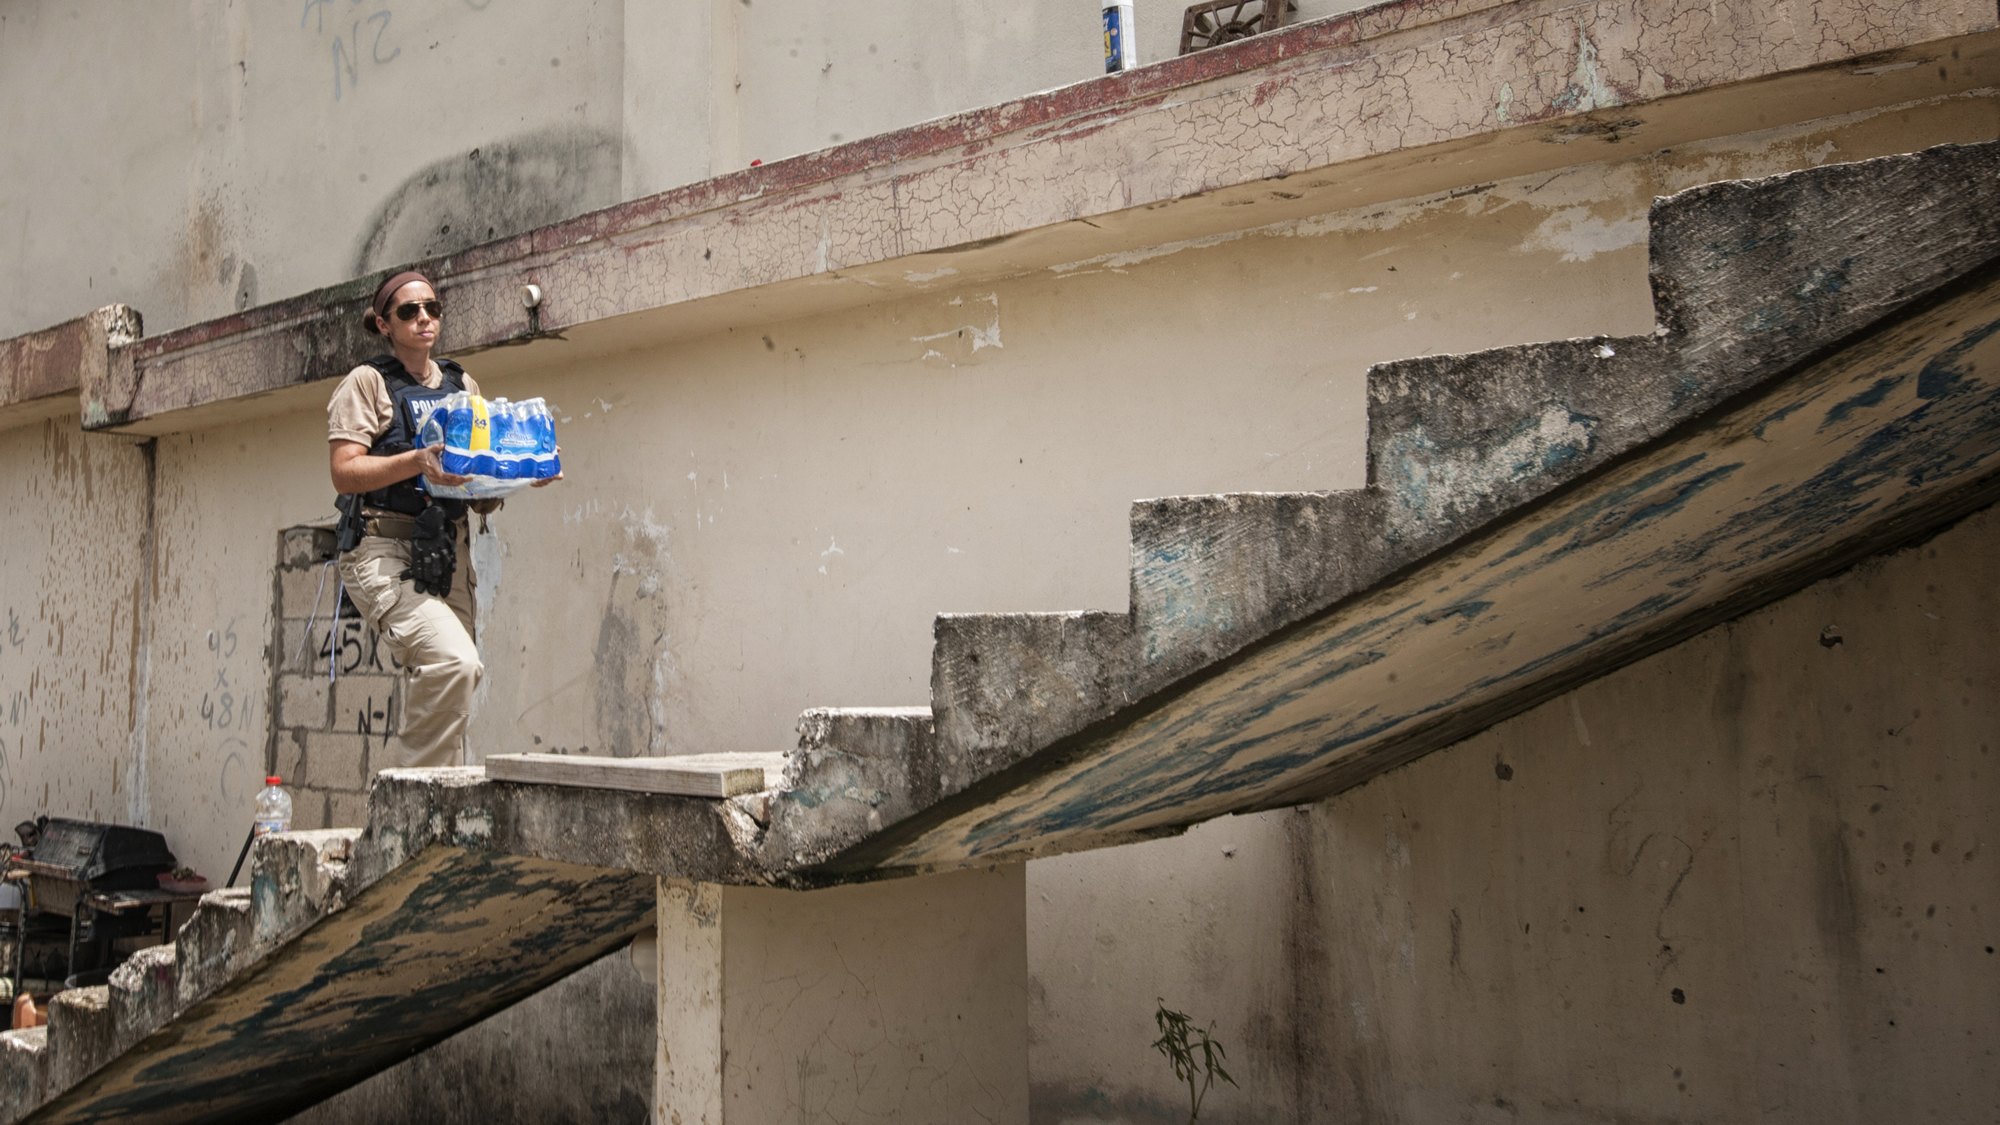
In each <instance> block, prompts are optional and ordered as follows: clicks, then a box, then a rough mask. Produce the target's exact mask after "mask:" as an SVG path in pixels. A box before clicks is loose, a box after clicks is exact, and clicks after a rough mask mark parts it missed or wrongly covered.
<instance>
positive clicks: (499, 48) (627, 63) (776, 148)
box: [0, 0, 1359, 338]
mask: <svg viewBox="0 0 2000 1125" xmlns="http://www.w3.org/2000/svg"><path fill="white" fill-rule="evenodd" d="M1357 6H1359V5H1358V4H1356V3H1354V2H1353V0H1308V2H1307V3H1306V4H1304V5H1302V11H1301V12H1300V13H1299V17H1300V18H1305V17H1312V16H1322V15H1328V14H1331V13H1334V12H1339V11H1346V10H1349V9H1351V8H1354V7H1357ZM1142 10H1143V12H1144V15H1143V17H1142V20H1141V34H1140V38H1139V44H1140V49H1141V52H1142V53H1141V58H1142V61H1152V60H1155V59H1158V58H1165V57H1169V56H1171V55H1172V54H1174V52H1175V51H1176V49H1177V48H1178V44H1179V18H1180V17H1179V12H1180V9H1179V7H1177V6H1148V5H1142ZM1169 25H1171V30H1169ZM1097 26H1098V16H1097V10H1096V9H1095V8H1092V7H1091V6H1090V5H1089V4H1087V3H1082V2H1080V0H1038V2H1037V3H1035V4H1030V5H1005V6H993V5H986V4H979V3H975V2H973V0H953V2H952V3H947V4H910V3H894V2H889V0H871V2H869V3H843V4H840V5H837V6H826V5H819V4H810V3H802V2H798V0H763V2H761V3H758V4H755V5H751V4H746V3H741V2H740V0H738V2H730V0H678V2H676V3H671V4H625V3H619V2H617V0H587V2H585V3H579V4H565V5H563V6H562V7H561V8H560V9H559V10H558V9H550V8H547V7H545V6H538V5H527V4H520V3H513V2H509V0H501V2H498V3H495V2H493V0H482V2H474V0H465V2H463V3H458V2H452V0H418V2H411V0H383V2H382V3H380V4H376V5H371V6H369V7H368V8H367V9H366V10H364V9H362V8H358V7H355V6H353V5H339V4H336V3H334V2H332V0H299V2H298V3H293V4H241V5H223V6H220V7H218V6H215V5H211V4H187V5H171V4H152V3H143V2H135V0H126V2H124V3H119V4H114V5H110V6H108V7H107V6H103V5H90V4H83V3H79V2H77V0H22V2H17V3H11V4H8V5H7V9H6V11H5V12H0V132H4V133H5V134H6V135H7V137H8V138H9V141H10V152H9V155H10V157H11V159H9V160H8V162H7V165H6V167H5V168H4V169H0V247H4V250H5V256H6V258H7V260H8V261H9V262H12V263H14V264H15V265H16V268H17V269H19V270H21V271H23V273H24V274H32V275H33V276H34V278H35V283H34V284H32V285H27V286H22V287H21V289H20V291H19V293H18V294H17V295H16V298H15V300H13V301H10V302H9V303H8V306H7V307H6V308H5V309H0V338H5V337H10V336H15V335H19V334H21V333H23V332H28V331H33V330H35V329H39V328H42V327H45V326H47V325H50V324H54V323H56V322H58V321H61V320H66V319H68V318H70V317H73V316H76V315H78V314H79V313H80V312H82V311H84V310H87V309H90V308H95V307H98V306H101V305H105V304H109V303H111V302H113V301H123V302H126V303H129V304H132V305H135V306H137V307H138V308H140V309H141V310H142V311H143V312H144V313H145V316H146V326H147V329H148V331H150V332H152V333H155V334H157V333H159V332H162V331H166V330H171V329H174V328H178V327H181V326H183V325H186V324H190V323H193V322H196V321H201V320H206V319H210V318H213V317H216V316H220V315H223V314H225V313H228V312H232V311H235V310H238V309H243V308H247V307H250V306H252V305H256V304H261V303H265V302H269V301H272V300H275V299H278V298H282V297H286V296H291V295H294V294H298V293H302V292H305V291H307V290H309V289H314V288H317V287H320V286H324V285H331V284H335V283H337V282H340V281H344V280H346V279H347V278H349V277H352V276H354V275H355V274H358V273H365V272H368V271H370V270H375V269H381V268H385V267H387V266H391V265H395V264H397V263H400V262H406V261H410V260H412V259H415V258H418V257H424V256H428V255H432V254H437V253H445V252H449V251H452V250H455V249H459V248H462V247H466V246H471V245H475V244H478V243H480V242H484V241H487V240H489V239H491V238H494V237H499V236H503V235H507V234H511V233H516V232H519V231H523V230H527V229H531V228H533V227H536V226H539V225H543V224H546V223H549V222H552V221H555V220H556V219H560V218H566V217H568V216H571V215H576V214H580V213H582V212H584V211H587V210H591V209H594V208H598V207H604V206H607V205H610V204H613V203H616V202H618V201H620V200H622V199H631V198H636V197H638V196H641V195H646V194H649V193H652V192H656V191H661V190H664V189H666V188H669V187H673V186H675V185H678V184H683V183H689V182H692V181H694V180H699V179H703V178H705V177H707V176H711V175H716V174H719V173H722V172H727V171H732V170H734V169H736V168H740V167H742V166H744V165H747V164H748V163H749V162H750V161H752V160H759V159H761V160H766V161H769V160H775V159H778V158H781V157H786V156H792V155H795V154H798V153H801V152H808V151H812V150H814V149H818V148H823V147H825V146H826V145H828V144H831V143H834V142H835V141H838V140H841V139H849V140H851V139H854V138H857V137H863V136H867V135H870V134H874V133H879V132H884V131H887V130H890V129H895V128H899V127H901V126H904V125H909V124H913V123H915V122H918V121H923V120H927V119H929V118H933V117H938V116H941V115H943V114H947V113H951V112H955V111H958V110H963V109H970V108H973V107H976V106H981V105H988V104H992V103H994V102H999V101H1004V100H1006V99H1008V98H1010V97H1016V96H1019V95H1022V94H1026V93H1030V92H1033V91H1036V90H1042V89H1048V88H1050V87H1054V86H1061V85H1065V84H1068V83H1071V82H1077V81H1081V80H1083V79H1086V78H1089V77H1092V76H1093V75H1096V74H1099V73H1101V72H1102V65H1101V62H1100V48H1099V36H1098V31H1097ZM135 185H144V190H134V186H135ZM83 231H88V232H90V235H89V239H88V245H89V246H90V247H91V252H89V253H78V252H77V251H78V248H79V246H80V243H79V241H78V238H79V232H83Z"/></svg>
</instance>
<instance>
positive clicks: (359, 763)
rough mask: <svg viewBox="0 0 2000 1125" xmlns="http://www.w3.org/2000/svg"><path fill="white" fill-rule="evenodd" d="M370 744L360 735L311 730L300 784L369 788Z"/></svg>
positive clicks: (334, 787) (338, 787) (323, 787)
mask: <svg viewBox="0 0 2000 1125" xmlns="http://www.w3.org/2000/svg"><path fill="white" fill-rule="evenodd" d="M367 741H368V740H367V739H366V738H365V737H364V736H362V735H358V734H343V733H337V732H331V731H307V732H306V760H305V765H304V768H303V769H302V770H301V771H300V773H301V780H300V784H302V785H307V786H310V787H312V788H314V789H365V788H367V786H368V748H367V746H366V745H365V743H366V742H367Z"/></svg>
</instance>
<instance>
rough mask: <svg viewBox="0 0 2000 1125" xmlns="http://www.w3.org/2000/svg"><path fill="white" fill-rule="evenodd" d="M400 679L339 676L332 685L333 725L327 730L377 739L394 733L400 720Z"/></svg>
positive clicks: (398, 677)
mask: <svg viewBox="0 0 2000 1125" xmlns="http://www.w3.org/2000/svg"><path fill="white" fill-rule="evenodd" d="M401 682H402V677H400V676H342V677H340V679H338V680H336V681H334V684H333V726H332V727H330V728H329V729H331V730H337V731H346V732H350V733H353V734H372V735H375V736H376V737H377V738H380V737H381V736H382V735H384V734H395V733H396V731H397V726H398V724H400V723H401V722H402V720H403V707H402V702H403V697H402V692H401V691H400V690H399V685H400V684H401Z"/></svg>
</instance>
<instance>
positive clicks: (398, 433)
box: [361, 355, 465, 523]
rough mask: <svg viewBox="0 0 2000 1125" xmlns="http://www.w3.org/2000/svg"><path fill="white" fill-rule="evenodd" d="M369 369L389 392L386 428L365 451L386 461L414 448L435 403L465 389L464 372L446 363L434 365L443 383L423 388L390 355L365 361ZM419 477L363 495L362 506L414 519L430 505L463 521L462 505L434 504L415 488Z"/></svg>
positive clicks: (463, 503) (454, 518)
mask: <svg viewBox="0 0 2000 1125" xmlns="http://www.w3.org/2000/svg"><path fill="white" fill-rule="evenodd" d="M365 362H366V363H367V365H368V366H370V367H372V368H374V369H375V370H376V371H377V372H379V373H381V376H382V383H383V385H385V386H386V387H388V389H389V402H390V403H391V404H392V407H393V409H391V411H390V418H389V428H388V429H387V430H385V431H383V433H382V435H381V436H380V437H378V438H376V439H375V444H373V445H371V446H369V447H368V453H369V455H370V456H374V457H389V456H393V455H395V454H398V453H408V452H409V451H410V450H412V449H415V448H416V447H417V435H418V433H419V432H420V431H422V430H423V428H424V421H425V420H426V419H428V418H429V417H430V415H431V411H433V410H435V409H437V403H438V401H439V400H441V399H443V398H444V396H446V395H448V394H452V393H455V392H457V391H462V390H464V389H465V369H464V368H463V367H460V366H459V365H458V364H456V363H453V362H452V361H451V360H448V359H441V360H438V361H437V365H438V369H439V370H440V371H442V372H443V373H444V380H443V382H442V383H441V384H440V385H439V386H436V387H426V386H424V385H423V384H422V383H419V382H417V381H416V380H415V379H412V378H410V373H409V372H408V371H405V370H404V369H403V364H402V362H401V361H399V360H398V359H397V358H396V357H395V356H393V355H378V356H376V357H375V358H374V359H371V360H367V361H365ZM419 479H421V478H420V477H411V478H410V479H408V480H399V481H397V482H396V483H395V484H392V485H390V486H389V487H387V488H378V489H376V490H375V491H373V492H369V493H364V494H363V495H362V497H361V502H362V503H363V504H365V505H367V506H368V507H370V508H379V509H381V510H382V511H385V512H401V513H403V514H404V515H411V516H414V515H417V514H419V513H421V512H422V511H423V510H424V509H425V508H427V507H429V506H430V505H432V504H436V505H438V506H439V507H440V508H443V509H444V514H445V518H446V519H449V520H451V521H452V522H454V523H456V522H457V521H459V520H461V519H464V518H465V501H463V500H434V499H432V498H431V496H430V494H429V493H427V492H425V491H424V490H423V489H421V488H418V487H417V481H418V480H419Z"/></svg>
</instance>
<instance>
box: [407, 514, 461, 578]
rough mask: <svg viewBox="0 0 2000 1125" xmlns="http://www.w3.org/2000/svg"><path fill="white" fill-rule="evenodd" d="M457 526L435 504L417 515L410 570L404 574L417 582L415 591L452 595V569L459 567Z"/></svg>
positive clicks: (412, 540) (412, 539)
mask: <svg viewBox="0 0 2000 1125" xmlns="http://www.w3.org/2000/svg"><path fill="white" fill-rule="evenodd" d="M457 541H458V535H457V528H456V527H454V526H453V525H452V523H451V521H450V520H448V519H446V518H445V514H444V509H443V508H441V507H439V506H438V505H436V504H432V505H431V506H430V507H428V508H425V509H424V510H423V514H421V515H419V516H418V517H417V534H416V535H415V536H414V537H413V538H411V540H410V569H408V570H406V571H404V572H403V575H402V576H403V577H404V578H407V579H409V580H411V581H412V582H414V583H416V586H417V593H419V594H431V595H434V596H436V597H440V598H445V597H450V596H451V572H452V571H454V570H456V569H458V543H457Z"/></svg>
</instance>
